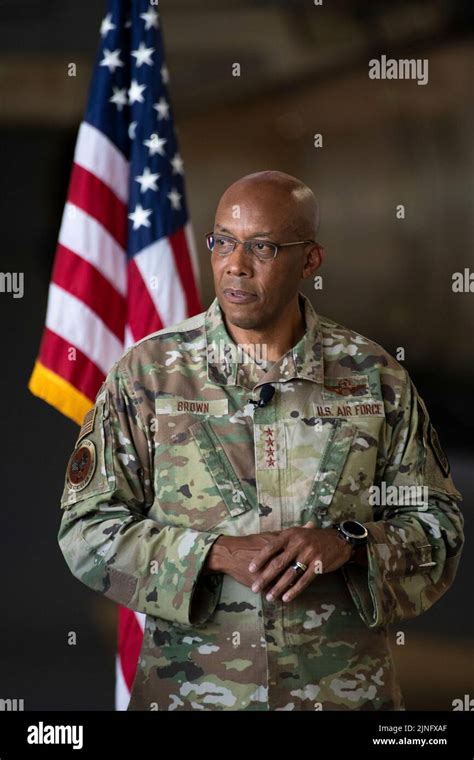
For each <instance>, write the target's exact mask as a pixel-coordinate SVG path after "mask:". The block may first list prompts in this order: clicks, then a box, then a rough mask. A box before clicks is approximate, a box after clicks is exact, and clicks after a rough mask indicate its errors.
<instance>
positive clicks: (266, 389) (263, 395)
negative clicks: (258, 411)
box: [250, 383, 275, 407]
mask: <svg viewBox="0 0 474 760" xmlns="http://www.w3.org/2000/svg"><path fill="white" fill-rule="evenodd" d="M274 395H275V386H274V385H271V384H270V383H265V385H262V387H261V388H260V397H259V399H258V401H254V400H253V399H251V400H250V403H251V404H253V405H254V406H259V407H262V406H266V405H267V404H269V403H270V401H271V400H272V398H273V396H274Z"/></svg>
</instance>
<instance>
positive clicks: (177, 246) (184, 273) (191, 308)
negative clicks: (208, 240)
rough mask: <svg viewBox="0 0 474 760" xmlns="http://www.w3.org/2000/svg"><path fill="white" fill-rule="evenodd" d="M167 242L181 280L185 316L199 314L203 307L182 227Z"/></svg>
mask: <svg viewBox="0 0 474 760" xmlns="http://www.w3.org/2000/svg"><path fill="white" fill-rule="evenodd" d="M169 241H170V245H171V249H172V251H173V256H174V260H175V264H176V269H177V270H178V274H179V279H180V280H181V284H182V286H183V290H184V292H185V295H186V314H187V316H188V317H193V316H194V315H195V314H199V312H201V311H203V307H202V304H201V300H200V298H199V293H198V290H197V287H196V281H195V279H194V273H193V266H192V262H191V256H190V253H189V248H188V243H187V241H186V235H185V232H184V227H182V228H181V229H180V230H178V231H177V232H174V233H173V234H172V235H170V238H169Z"/></svg>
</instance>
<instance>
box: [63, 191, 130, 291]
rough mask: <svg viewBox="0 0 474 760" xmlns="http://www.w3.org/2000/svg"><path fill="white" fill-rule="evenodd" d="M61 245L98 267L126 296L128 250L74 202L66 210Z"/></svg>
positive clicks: (67, 204)
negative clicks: (126, 253)
mask: <svg viewBox="0 0 474 760" xmlns="http://www.w3.org/2000/svg"><path fill="white" fill-rule="evenodd" d="M59 242H60V243H61V245H63V246H64V247H65V248H69V250H70V251H74V253H76V254H77V255H78V256H81V257H82V258H83V259H85V260H86V261H88V262H89V263H90V264H92V265H93V266H95V268H96V269H98V270H99V272H101V273H102V274H103V275H104V277H106V278H107V280H108V281H109V282H110V283H111V284H112V285H113V286H114V287H115V288H117V290H118V291H119V293H121V294H122V295H125V293H126V287H127V278H126V271H127V270H126V264H127V259H126V255H125V251H124V250H123V248H121V247H120V246H119V245H118V243H116V242H115V240H114V239H113V237H112V235H111V234H110V233H109V232H107V230H106V229H105V228H104V227H103V226H102V225H101V224H100V223H99V222H98V221H97V220H96V219H94V218H93V217H92V216H90V215H89V214H87V213H86V212H85V211H83V210H82V209H80V208H79V207H78V206H75V205H74V204H72V203H66V205H65V207H64V214H63V221H62V224H61V229H60V231H59Z"/></svg>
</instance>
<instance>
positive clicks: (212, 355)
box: [204, 293, 324, 389]
mask: <svg viewBox="0 0 474 760" xmlns="http://www.w3.org/2000/svg"><path fill="white" fill-rule="evenodd" d="M298 295H299V299H300V303H301V304H302V305H303V308H304V317H305V323H306V330H305V333H304V335H303V337H302V338H301V339H300V340H299V341H298V343H296V345H294V346H293V348H291V349H290V350H289V351H288V352H287V353H286V354H285V355H284V356H282V357H281V358H280V359H278V361H276V362H275V363H273V364H270V365H269V368H268V371H267V372H265V370H264V369H263V367H262V366H260V364H259V362H258V358H259V357H258V355H257V356H256V357H255V360H254V358H252V357H250V356H249V355H248V354H246V353H245V352H244V351H243V350H241V349H239V348H238V347H237V345H236V344H235V342H234V341H233V340H232V338H231V337H230V335H229V333H228V332H227V329H226V326H225V322H224V318H223V313H222V309H221V307H220V306H219V301H218V300H217V297H216V298H215V299H214V301H213V302H212V303H211V305H210V306H209V308H208V309H207V311H206V313H205V319H204V327H205V331H206V343H207V376H208V378H209V380H210V381H211V382H213V383H216V384H217V385H229V386H231V385H234V386H235V385H240V386H243V387H244V388H249V389H253V388H254V387H255V386H257V385H262V384H263V383H284V382H287V381H288V380H293V379H295V378H299V379H302V380H311V381H312V382H314V383H322V382H323V374H324V373H323V353H322V337H321V327H320V323H319V319H318V316H317V314H316V312H315V311H314V309H313V307H312V305H311V302H310V301H309V299H308V298H307V297H306V296H305V295H303V293H299V294H298Z"/></svg>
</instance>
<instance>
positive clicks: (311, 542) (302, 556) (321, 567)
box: [248, 521, 352, 602]
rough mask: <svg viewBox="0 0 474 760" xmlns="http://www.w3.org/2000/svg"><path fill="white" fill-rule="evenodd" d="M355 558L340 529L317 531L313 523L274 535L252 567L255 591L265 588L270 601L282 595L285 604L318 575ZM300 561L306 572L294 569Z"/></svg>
mask: <svg viewBox="0 0 474 760" xmlns="http://www.w3.org/2000/svg"><path fill="white" fill-rule="evenodd" d="M351 555H352V546H351V545H350V544H349V543H348V542H347V541H345V540H344V538H342V536H341V535H340V534H339V533H338V531H337V530H336V529H332V528H326V529H321V528H316V527H315V525H314V523H313V522H311V521H310V522H308V523H306V525H304V526H303V527H302V528H287V529H286V530H282V531H280V532H279V533H276V534H270V536H269V538H268V539H267V541H266V543H265V546H264V547H263V548H262V549H261V550H260V551H259V552H258V554H257V555H256V556H255V557H254V559H252V561H251V563H250V565H249V567H248V570H249V572H250V573H251V574H252V576H253V579H254V581H253V583H252V585H251V588H252V591H255V592H259V591H261V590H263V589H264V590H265V591H266V597H267V600H268V601H273V600H275V599H278V598H280V596H281V597H282V600H283V601H284V602H290V601H291V600H292V599H294V598H295V597H296V596H298V594H300V593H301V592H302V591H303V589H305V588H306V586H308V585H309V584H310V583H311V582H312V581H314V580H315V578H316V575H317V574H320V573H331V572H333V571H334V570H338V569H339V568H340V567H342V565H344V564H345V563H346V562H347V561H348V560H349V559H350V557H351ZM296 560H298V561H299V562H302V563H303V564H305V565H307V566H308V567H307V570H306V571H305V572H304V573H303V572H297V571H295V570H292V569H291V567H290V565H292V564H293V563H294V562H296ZM315 563H316V564H315Z"/></svg>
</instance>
